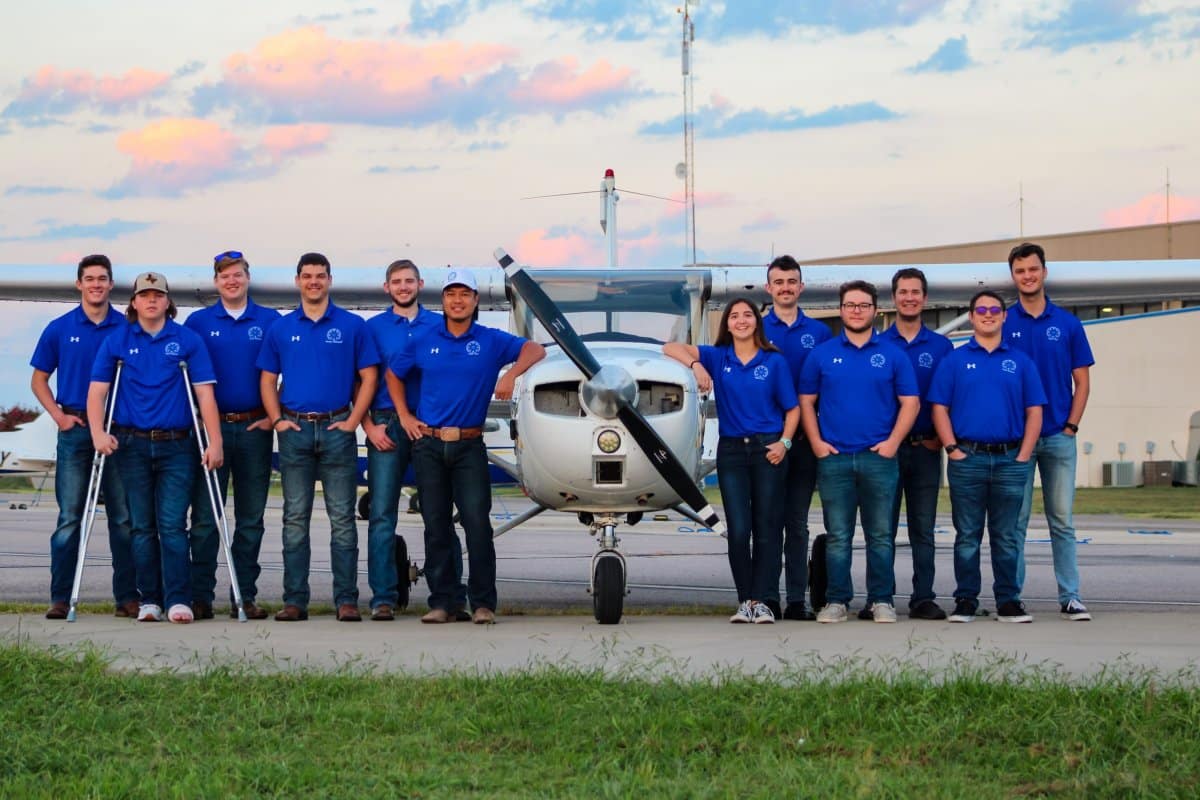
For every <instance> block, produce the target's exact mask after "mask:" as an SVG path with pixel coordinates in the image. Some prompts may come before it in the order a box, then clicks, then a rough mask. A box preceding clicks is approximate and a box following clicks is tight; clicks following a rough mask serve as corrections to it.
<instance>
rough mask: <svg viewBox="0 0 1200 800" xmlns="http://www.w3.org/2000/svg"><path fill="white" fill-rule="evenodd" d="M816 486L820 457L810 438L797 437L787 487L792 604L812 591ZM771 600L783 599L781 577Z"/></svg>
mask: <svg viewBox="0 0 1200 800" xmlns="http://www.w3.org/2000/svg"><path fill="white" fill-rule="evenodd" d="M816 488H817V457H816V456H814V455H813V451H812V445H811V444H809V443H808V440H807V439H801V438H797V439H796V440H795V441H794V442H793V443H792V449H791V451H790V452H789V453H788V456H787V478H786V482H785V484H784V489H783V491H784V501H783V503H784V511H783V532H784V537H783V566H784V572H785V583H786V584H787V601H788V605H791V604H793V603H796V604H801V605H803V604H804V595H805V593H806V592H807V591H808V510H809V508H810V507H811V506H812V496H813V491H814V490H816ZM767 599H768V600H778V599H779V579H778V577H776V579H775V581H774V582H772V584H771V586H770V587H769V594H768V595H767Z"/></svg>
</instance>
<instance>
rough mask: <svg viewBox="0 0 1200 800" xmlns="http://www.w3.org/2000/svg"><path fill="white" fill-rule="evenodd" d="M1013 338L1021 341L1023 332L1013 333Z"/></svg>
mask: <svg viewBox="0 0 1200 800" xmlns="http://www.w3.org/2000/svg"><path fill="white" fill-rule="evenodd" d="M1012 338H1014V339H1020V338H1021V332H1020V331H1013V332H1012Z"/></svg>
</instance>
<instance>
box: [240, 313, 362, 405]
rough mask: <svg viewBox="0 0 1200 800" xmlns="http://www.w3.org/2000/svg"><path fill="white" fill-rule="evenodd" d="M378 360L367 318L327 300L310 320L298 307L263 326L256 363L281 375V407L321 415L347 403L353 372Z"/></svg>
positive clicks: (352, 397)
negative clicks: (260, 346)
mask: <svg viewBox="0 0 1200 800" xmlns="http://www.w3.org/2000/svg"><path fill="white" fill-rule="evenodd" d="M378 363H379V351H378V350H376V349H375V340H374V339H373V338H372V337H371V332H370V331H368V330H367V323H366V320H364V319H363V318H362V317H359V316H357V315H355V314H351V313H350V312H349V311H347V310H345V309H344V308H341V307H339V306H335V305H334V304H333V303H329V305H328V307H326V309H325V313H324V314H322V315H321V318H320V319H318V320H316V321H315V322H314V321H313V320H311V319H309V318H308V317H307V316H305V315H304V308H303V306H301V307H298V308H296V310H294V311H292V312H291V313H289V314H285V315H284V316H283V317H282V318H280V320H279V321H278V322H276V323H275V324H274V325H272V326H271V329H270V330H269V331H267V335H266V338H265V339H264V340H263V345H262V350H260V351H259V353H258V363H257V366H258V368H259V369H261V370H262V371H263V372H270V373H273V374H275V375H282V376H283V388H282V389H281V390H280V394H279V402H280V403H282V404H283V406H284V407H285V408H288V409H291V410H292V411H306V412H314V413H318V414H324V413H328V412H330V411H336V410H338V409H340V408H345V407H346V406H347V405H349V404H350V403H352V402H353V399H354V381H355V379H357V378H358V371H359V370H360V369H364V368H366V367H373V366H375V365H377V364H378Z"/></svg>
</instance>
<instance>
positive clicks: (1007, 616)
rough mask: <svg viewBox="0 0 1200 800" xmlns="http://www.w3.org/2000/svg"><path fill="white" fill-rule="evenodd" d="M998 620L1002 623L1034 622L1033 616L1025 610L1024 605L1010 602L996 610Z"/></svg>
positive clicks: (1002, 604)
mask: <svg viewBox="0 0 1200 800" xmlns="http://www.w3.org/2000/svg"><path fill="white" fill-rule="evenodd" d="M996 619H997V620H999V621H1000V622H1033V615H1032V614H1030V613H1029V612H1028V611H1026V610H1025V604H1024V603H1021V602H1018V601H1016V600H1009V601H1007V602H1004V603H1001V604H1000V607H999V608H997V609H996Z"/></svg>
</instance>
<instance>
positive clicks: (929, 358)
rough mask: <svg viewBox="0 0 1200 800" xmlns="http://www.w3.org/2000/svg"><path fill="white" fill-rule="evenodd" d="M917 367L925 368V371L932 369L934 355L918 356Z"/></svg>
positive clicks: (923, 354) (922, 354) (924, 354)
mask: <svg viewBox="0 0 1200 800" xmlns="http://www.w3.org/2000/svg"><path fill="white" fill-rule="evenodd" d="M917 366H918V367H924V368H925V369H929V368H930V367H932V366H933V354H932V353H921V355H919V356H917Z"/></svg>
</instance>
